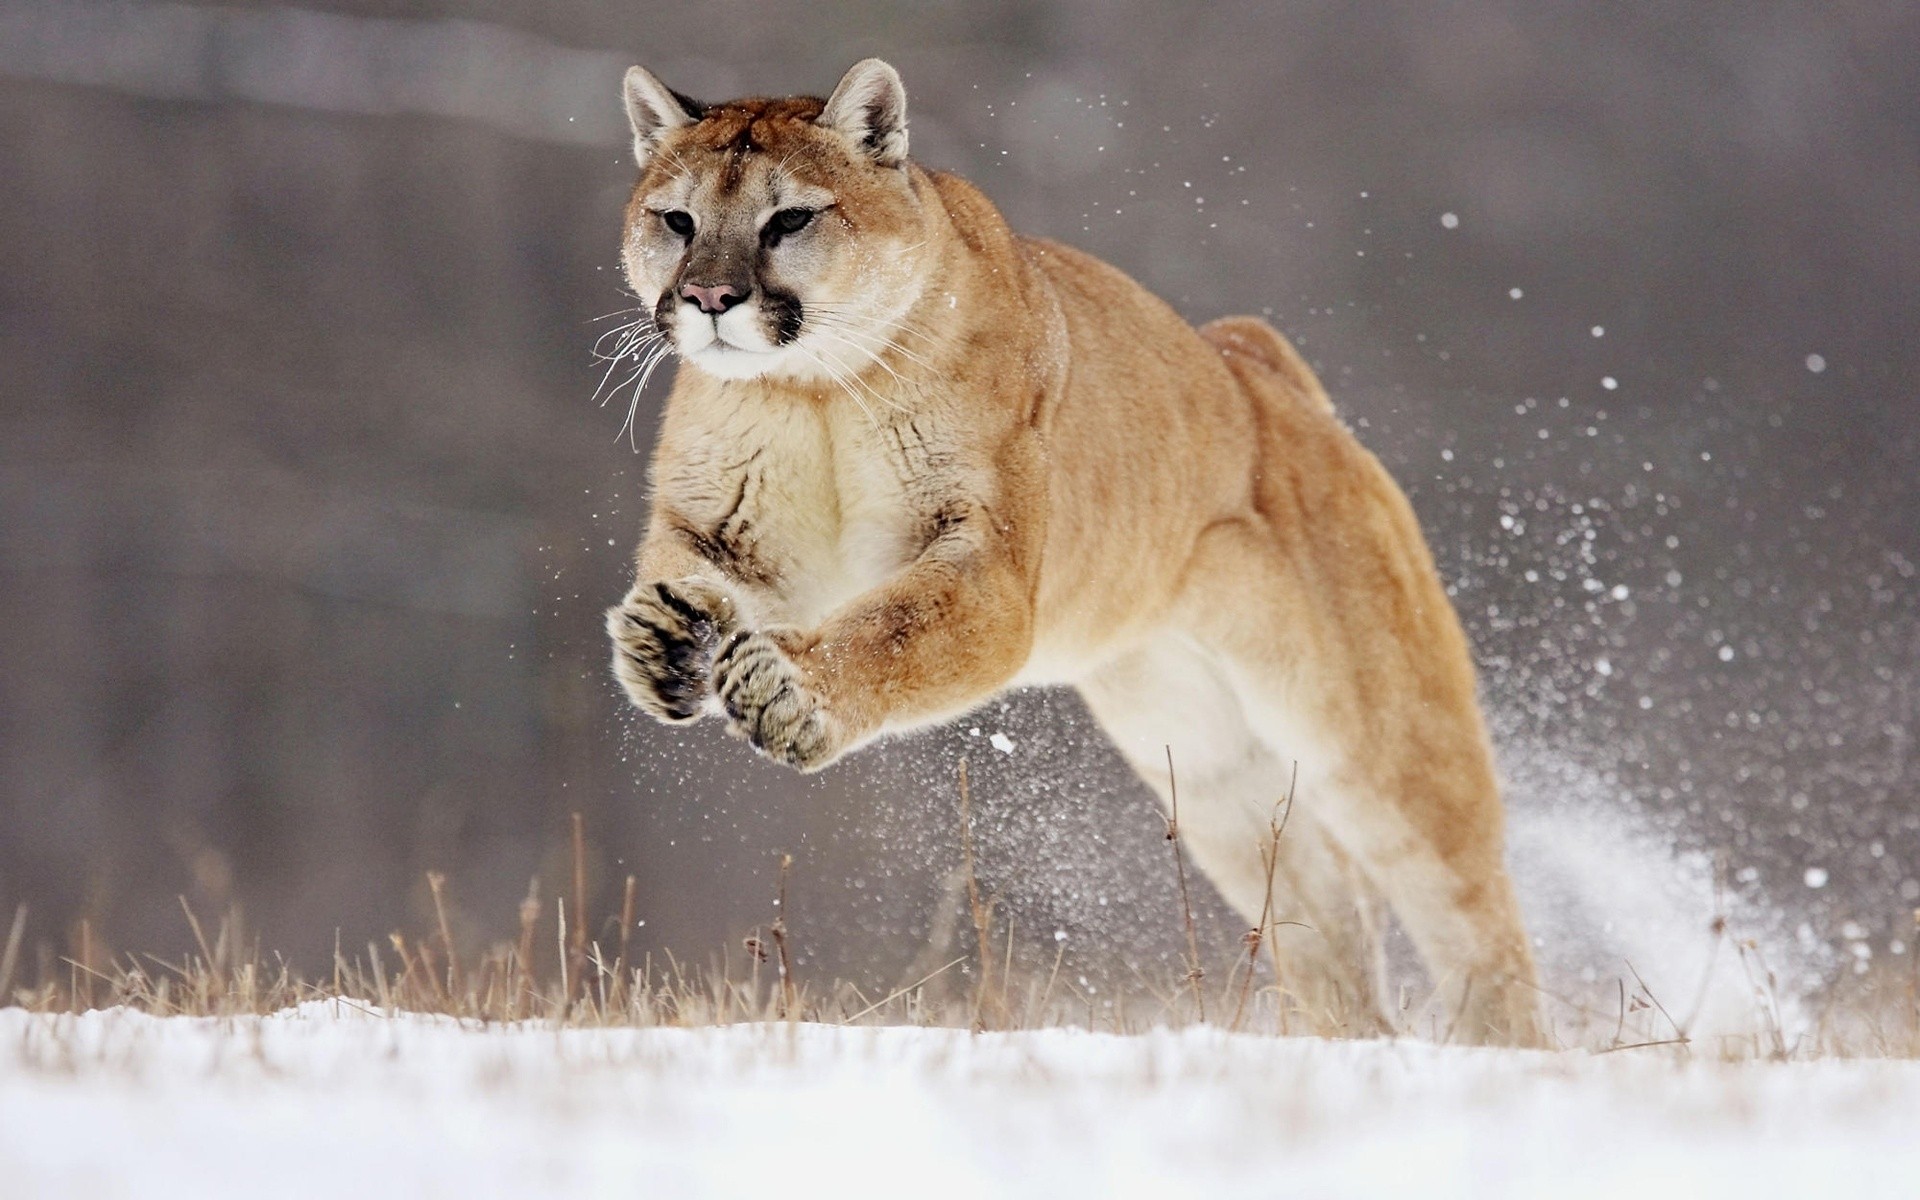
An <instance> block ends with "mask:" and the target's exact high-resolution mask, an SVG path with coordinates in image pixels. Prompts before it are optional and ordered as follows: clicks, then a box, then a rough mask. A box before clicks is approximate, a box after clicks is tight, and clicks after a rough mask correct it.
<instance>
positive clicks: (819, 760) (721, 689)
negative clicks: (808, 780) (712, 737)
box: [713, 633, 845, 771]
mask: <svg viewBox="0 0 1920 1200" xmlns="http://www.w3.org/2000/svg"><path fill="white" fill-rule="evenodd" d="M713 691H714V694H715V695H716V696H718V697H719V698H720V706H721V707H722V708H724V709H725V710H726V712H727V724H728V727H729V728H730V729H731V730H732V731H733V732H734V733H737V734H739V735H740V736H741V737H744V738H746V739H747V740H748V741H749V742H752V743H753V745H754V748H755V749H757V750H759V751H760V752H761V753H762V754H764V755H766V756H767V757H768V758H771V759H773V760H774V761H775V762H781V763H785V764H787V765H788V766H790V767H798V768H799V769H800V770H802V771H816V770H819V769H820V768H821V767H824V766H826V765H827V764H828V763H829V762H832V761H833V760H834V758H836V757H837V756H838V755H839V753H840V751H841V749H842V748H843V747H844V744H845V739H844V738H843V737H841V735H840V726H839V722H837V721H835V720H834V719H833V716H832V714H830V713H828V712H827V710H826V707H825V705H823V704H822V703H821V700H820V697H819V695H818V694H817V693H815V692H814V691H813V690H812V689H810V688H809V687H808V686H807V684H806V679H805V676H804V675H803V674H802V672H801V670H800V667H799V665H798V664H796V663H795V662H794V661H793V659H792V658H790V657H789V656H788V654H787V652H786V651H785V650H783V649H781V647H780V643H779V642H777V641H775V640H774V638H772V637H769V636H768V635H767V634H764V633H737V634H735V635H734V636H733V638H732V639H731V640H729V641H728V642H727V644H726V646H725V647H724V648H723V649H722V650H721V651H720V653H719V654H718V655H716V656H715V657H714V661H713Z"/></svg>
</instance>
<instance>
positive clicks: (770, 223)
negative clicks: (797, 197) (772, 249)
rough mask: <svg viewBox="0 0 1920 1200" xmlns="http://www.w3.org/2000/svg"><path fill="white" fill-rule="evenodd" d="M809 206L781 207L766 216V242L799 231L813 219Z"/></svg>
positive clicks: (771, 242) (812, 211) (769, 242)
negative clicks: (771, 214)
mask: <svg viewBox="0 0 1920 1200" xmlns="http://www.w3.org/2000/svg"><path fill="white" fill-rule="evenodd" d="M813 213H814V210H813V209H811V208H783V209H781V210H780V211H779V212H776V213H774V214H773V216H771V217H769V218H767V229H766V236H767V243H768V244H769V245H771V244H773V243H774V242H777V241H779V240H780V239H781V238H783V237H786V236H787V235H788V234H790V233H799V232H800V231H801V230H802V229H805V228H806V227H807V224H808V222H810V221H812V220H813Z"/></svg>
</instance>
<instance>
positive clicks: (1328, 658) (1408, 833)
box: [1181, 528, 1545, 1045]
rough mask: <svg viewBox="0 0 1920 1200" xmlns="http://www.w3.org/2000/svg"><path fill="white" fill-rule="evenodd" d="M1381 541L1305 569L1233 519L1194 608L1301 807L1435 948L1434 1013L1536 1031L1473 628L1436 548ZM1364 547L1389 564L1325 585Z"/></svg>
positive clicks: (1193, 619)
mask: <svg viewBox="0 0 1920 1200" xmlns="http://www.w3.org/2000/svg"><path fill="white" fill-rule="evenodd" d="M1375 553H1376V555H1380V556H1383V557H1376V558H1375V559H1374V560H1369V559H1368V558H1367V557H1366V555H1365V554H1364V553H1362V551H1361V549H1360V548H1359V545H1358V543H1356V544H1355V548H1353V549H1352V550H1350V551H1347V552H1343V553H1342V554H1341V555H1337V556H1333V557H1332V558H1330V559H1327V560H1325V561H1316V562H1315V563H1314V564H1312V572H1313V573H1309V572H1305V571H1303V570H1302V569H1301V567H1300V565H1299V562H1298V561H1297V560H1296V559H1292V558H1289V557H1287V556H1285V555H1282V554H1278V553H1275V552H1274V550H1273V547H1272V545H1271V544H1270V543H1269V542H1267V541H1266V540H1265V539H1264V537H1263V536H1262V535H1261V534H1259V533H1258V532H1256V531H1252V530H1247V529H1231V528H1229V529H1223V531H1222V532H1221V534H1220V536H1219V537H1218V538H1216V539H1215V540H1214V541H1213V542H1212V543H1211V544H1209V545H1205V546H1203V547H1202V550H1201V553H1200V555H1198V556H1197V560H1198V565H1196V567H1195V568H1194V572H1193V573H1194V576H1195V577H1196V578H1199V579H1205V580H1216V581H1222V580H1224V581H1231V583H1230V585H1227V584H1223V585H1218V586H1216V587H1215V588H1214V590H1213V591H1211V592H1206V593H1198V592H1197V593H1196V594H1194V595H1192V596H1190V597H1189V598H1188V600H1189V603H1188V604H1186V605H1185V606H1183V610H1184V611H1183V613H1182V614H1181V615H1182V616H1183V617H1185V619H1186V620H1187V625H1188V628H1190V629H1192V630H1193V632H1194V636H1195V638H1196V640H1198V641H1200V642H1201V643H1202V644H1203V645H1205V646H1207V647H1209V649H1210V650H1211V651H1212V652H1213V653H1214V655H1215V656H1216V661H1217V662H1218V663H1219V664H1220V669H1221V671H1222V673H1223V674H1224V676H1225V677H1226V679H1227V680H1228V682H1229V683H1230V685H1231V689H1232V691H1233V692H1234V693H1235V694H1236V695H1237V696H1238V697H1239V698H1240V700H1241V704H1242V710H1243V711H1244V713H1245V714H1246V717H1245V719H1246V721H1247V723H1248V726H1249V728H1250V729H1251V730H1252V734H1253V736H1254V737H1255V738H1256V739H1257V740H1259V741H1260V742H1261V743H1262V744H1263V745H1264V746H1266V747H1267V749H1268V751H1269V753H1271V754H1272V755H1274V756H1275V757H1278V758H1280V759H1282V760H1283V761H1284V760H1295V759H1297V760H1298V762H1299V763H1300V783H1299V796H1300V803H1301V806H1302V809H1303V811H1311V812H1312V813H1313V814H1314V815H1315V816H1316V817H1317V818H1318V819H1319V821H1320V823H1321V825H1322V827H1323V828H1324V829H1325V831H1326V832H1327V834H1328V835H1330V836H1331V838H1332V839H1333V840H1334V841H1336V842H1337V843H1339V845H1340V847H1341V848H1342V849H1343V850H1345V851H1346V853H1347V854H1348V855H1349V856H1350V857H1351V858H1352V860H1353V861H1354V862H1355V863H1356V864H1358V866H1359V867H1360V869H1361V870H1362V871H1363V872H1364V873H1365V875H1366V877H1367V878H1368V879H1369V880H1370V881H1371V882H1372V884H1373V885H1374V887H1376V888H1377V889H1378V890H1379V892H1380V894H1381V895H1382V896H1384V897H1385V899H1386V900H1387V902H1388V903H1389V904H1390V905H1391V906H1392V909H1393V912H1394V914H1395V916H1397V917H1398V918H1399V920H1400V923H1401V925H1402V927H1403V928H1405V930H1406V931H1407V934H1408V936H1409V937H1410V938H1411V939H1412V941H1413V943H1414V945H1415V947H1416V948H1417V949H1418V950H1419V952H1420V955H1421V957H1422V958H1423V959H1424V960H1425V961H1426V964H1427V967H1428V970H1429V972H1430V974H1431V975H1432V976H1433V979H1434V984H1435V997H1434V1001H1433V1005H1432V1010H1431V1013H1430V1014H1426V1015H1425V1019H1423V1020H1422V1022H1421V1024H1422V1026H1423V1027H1430V1028H1431V1029H1432V1031H1433V1032H1435V1033H1437V1034H1438V1035H1439V1036H1441V1037H1443V1038H1450V1039H1458V1040H1461V1041H1469V1042H1502V1043H1515V1044H1521V1045H1537V1044H1541V1043H1542V1042H1544V1040H1545V1039H1544V1036H1543V1033H1542V1029H1541V1026H1540V1023H1539V1016H1538V1004H1539V995H1538V989H1537V987H1536V985H1535V983H1534V968H1533V956H1532V952H1531V949H1530V947H1529V944H1528V941H1527V937H1526V932H1525V929H1524V928H1523V926H1522V924H1521V920H1520V912H1519V906H1518V904H1517V902H1516V900H1515V897H1514V892H1513V885H1512V883H1511V882H1510V880H1509V879H1508V876H1507V871H1506V865H1505V862H1504V822H1505V813H1504V811H1503V809H1502V807H1501V804H1500V794H1499V788H1498V784H1497V782H1496V780H1495V777H1494V771H1493V760H1492V751H1491V749H1490V747H1489V745H1488V743H1487V738H1486V734H1485V732H1484V730H1483V728H1482V726H1481V723H1480V715H1479V708H1478V704H1477V701H1476V698H1475V695H1474V685H1473V673H1472V667H1471V664H1470V662H1469V660H1468V657H1467V652H1466V644H1465V639H1464V638H1463V637H1462V636H1461V635H1460V632H1459V627H1458V625H1457V623H1456V622H1454V620H1453V615H1452V610H1451V608H1450V607H1449V606H1448V604H1447V600H1446V597H1445V595H1444V594H1443V593H1442V592H1441V591H1440V588H1439V585H1438V583H1437V582H1436V581H1434V579H1433V578H1432V576H1431V567H1430V566H1426V565H1424V559H1423V558H1407V559H1404V560H1393V559H1392V558H1391V556H1390V555H1385V552H1382V551H1376V552H1375ZM1369 561H1372V562H1373V563H1374V565H1375V566H1376V567H1377V568H1379V569H1377V570H1374V571H1373V572H1372V573H1370V574H1369V573H1365V572H1362V573H1361V574H1359V575H1357V576H1356V577H1355V578H1353V579H1351V580H1348V581H1346V583H1345V584H1344V585H1343V586H1334V585H1333V584H1330V583H1329V582H1328V579H1327V576H1328V575H1329V574H1331V573H1337V572H1338V571H1340V570H1342V569H1355V570H1358V569H1359V567H1361V566H1365V565H1366V564H1367V563H1368V562H1369ZM1382 562H1385V563H1386V564H1387V566H1390V567H1393V568H1394V569H1393V570H1388V569H1387V568H1386V567H1381V566H1380V563H1382ZM1416 568H1419V569H1416ZM1422 571H1424V572H1425V573H1424V574H1422ZM1396 572H1397V574H1396ZM1229 586H1230V589H1231V590H1230V592H1228V591H1222V590H1220V589H1221V587H1229ZM1331 597H1344V599H1342V600H1338V601H1336V600H1334V599H1332V598H1331Z"/></svg>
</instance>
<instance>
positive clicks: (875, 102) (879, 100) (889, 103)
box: [819, 58, 907, 167]
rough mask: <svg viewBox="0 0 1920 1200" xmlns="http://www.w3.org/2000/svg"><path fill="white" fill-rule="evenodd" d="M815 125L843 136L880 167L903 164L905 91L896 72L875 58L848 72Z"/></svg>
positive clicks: (905, 118)
mask: <svg viewBox="0 0 1920 1200" xmlns="http://www.w3.org/2000/svg"><path fill="white" fill-rule="evenodd" d="M819 123H820V124H821V125H823V126H825V127H826V128H828V129H837V130H839V131H840V132H841V133H844V134H846V135H847V136H848V137H849V138H851V139H853V144H854V145H856V146H858V147H860V149H861V150H863V151H865V152H866V153H867V155H868V156H869V157H871V158H872V159H873V161H875V162H877V163H879V164H880V165H881V166H883V167H897V166H900V165H901V164H902V163H904V162H906V161H907V89H906V88H905V87H903V86H901V83H900V72H898V71H896V70H894V69H893V68H892V67H890V66H888V65H887V64H886V63H884V62H881V61H880V60H879V59H877V58H868V59H863V60H861V61H860V62H857V63H855V64H853V66H852V67H851V68H849V69H848V71H847V73H846V74H845V75H844V76H842V77H841V79H840V86H839V87H837V88H834V89H833V95H832V96H831V97H830V98H829V99H828V100H827V107H826V110H825V111H824V112H822V113H821V114H820V120H819Z"/></svg>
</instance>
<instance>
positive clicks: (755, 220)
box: [622, 59, 924, 380]
mask: <svg viewBox="0 0 1920 1200" xmlns="http://www.w3.org/2000/svg"><path fill="white" fill-rule="evenodd" d="M625 92H626V106H627V115H628V117H629V119H630V120H631V121H632V123H633V149H634V155H635V157H636V158H637V159H638V160H639V163H640V179H639V181H638V182H637V183H636V184H635V185H634V189H633V197H632V199H631V200H629V201H628V204H627V214H626V237H625V241H624V244H623V246H622V259H623V262H624V264H625V267H626V274H627V282H628V283H629V284H630V285H631V286H632V287H633V289H634V291H635V293H636V294H638V295H639V297H640V300H641V302H642V303H643V304H647V305H651V306H652V312H653V316H654V320H655V322H656V323H657V324H658V325H659V327H660V328H661V329H662V330H664V331H665V332H666V334H667V335H668V337H669V338H671V339H672V342H673V345H674V348H675V349H677V350H678V351H679V353H680V356H681V358H682V359H684V360H685V361H687V362H689V363H692V364H693V365H694V366H696V367H698V368H699V369H701V370H703V371H706V372H708V373H709V374H712V375H717V376H720V377H722V378H727V379H751V378H756V377H759V376H766V375H773V376H785V377H789V378H796V379H819V380H828V379H833V378H836V377H838V376H839V375H841V374H843V373H845V372H846V370H847V368H849V367H863V366H864V365H865V360H866V359H869V358H871V357H872V356H873V354H874V351H875V347H876V345H878V344H884V341H885V339H886V338H887V337H888V329H889V327H890V326H891V325H892V323H893V322H894V321H896V320H898V319H899V318H900V317H901V316H902V315H903V314H904V313H905V312H906V310H907V308H908V307H909V306H911V305H912V303H913V301H914V300H915V299H916V298H917V295H918V287H919V284H918V280H919V278H920V272H919V270H918V268H917V262H918V256H917V255H916V254H915V251H916V250H917V249H918V248H919V247H920V245H921V244H923V243H924V236H923V234H922V232H921V228H922V223H921V207H920V204H919V202H918V200H917V199H916V197H915V193H914V187H913V183H912V180H911V178H910V176H909V172H908V168H907V107H906V93H905V91H904V90H903V89H902V88H901V86H900V76H899V75H898V74H897V73H896V72H895V71H894V69H893V68H892V67H890V66H888V65H887V64H886V63H884V62H881V61H880V60H879V59H867V60H866V61H865V62H862V63H858V64H856V65H855V66H854V67H853V69H852V70H850V71H848V72H847V74H846V77H845V78H844V79H842V80H841V81H840V86H839V87H838V88H836V89H834V93H833V95H832V97H831V98H829V99H827V100H818V99H814V98H811V97H789V98H786V99H777V100H769V99H752V100H735V101H731V102H729V103H725V104H711V105H709V104H701V103H699V102H698V101H694V100H690V99H688V98H687V97H685V96H683V95H681V94H680V93H678V92H675V91H672V90H671V89H669V88H668V87H667V86H666V85H665V84H663V83H661V82H660V81H659V80H658V79H656V78H655V77H654V76H653V75H652V74H650V73H649V72H647V71H646V70H644V69H642V68H640V67H634V68H633V69H631V70H629V71H628V72H627V77H626V86H625Z"/></svg>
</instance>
